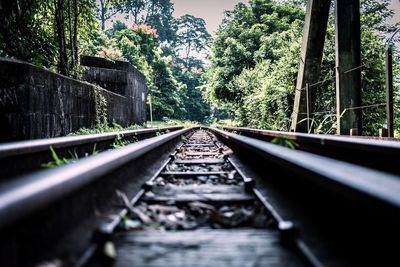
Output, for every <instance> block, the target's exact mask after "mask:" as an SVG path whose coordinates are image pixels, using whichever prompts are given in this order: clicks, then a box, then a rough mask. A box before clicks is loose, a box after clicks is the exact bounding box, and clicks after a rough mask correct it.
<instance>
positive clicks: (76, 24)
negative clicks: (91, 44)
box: [71, 0, 79, 67]
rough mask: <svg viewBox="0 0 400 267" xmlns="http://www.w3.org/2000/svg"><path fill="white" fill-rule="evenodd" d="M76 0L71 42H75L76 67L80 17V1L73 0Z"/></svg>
mask: <svg viewBox="0 0 400 267" xmlns="http://www.w3.org/2000/svg"><path fill="white" fill-rule="evenodd" d="M73 1H74V35H73V40H71V42H72V43H73V47H74V55H73V57H74V62H75V65H74V67H76V66H77V65H78V54H79V51H78V17H79V10H78V1H77V0H73Z"/></svg>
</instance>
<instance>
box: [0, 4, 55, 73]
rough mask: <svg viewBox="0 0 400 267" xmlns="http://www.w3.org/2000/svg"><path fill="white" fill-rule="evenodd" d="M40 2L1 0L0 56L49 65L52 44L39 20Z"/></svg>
mask: <svg viewBox="0 0 400 267" xmlns="http://www.w3.org/2000/svg"><path fill="white" fill-rule="evenodd" d="M45 8H46V4H45V3H44V2H43V1H38V0H25V1H2V2H1V5H0V56H2V57H13V58H17V59H20V60H25V61H28V62H31V63H33V64H35V65H38V66H42V67H51V66H52V64H53V63H54V59H55V57H56V52H57V51H56V43H55V41H54V39H53V38H52V35H51V33H52V32H51V31H50V32H49V31H46V28H45V27H43V24H42V23H41V21H40V20H41V19H42V18H43V17H42V15H41V10H43V9H45Z"/></svg>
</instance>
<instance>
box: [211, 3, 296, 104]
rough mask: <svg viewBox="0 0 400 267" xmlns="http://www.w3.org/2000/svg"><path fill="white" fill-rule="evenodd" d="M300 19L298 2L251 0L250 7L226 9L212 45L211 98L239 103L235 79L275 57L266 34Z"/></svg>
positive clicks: (278, 31) (241, 6) (239, 5)
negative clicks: (245, 71)
mask: <svg viewBox="0 0 400 267" xmlns="http://www.w3.org/2000/svg"><path fill="white" fill-rule="evenodd" d="M303 19H304V11H303V9H302V8H301V6H299V5H298V4H293V3H291V2H283V3H278V2H275V1H273V0H250V1H249V6H246V5H245V4H243V3H238V4H237V5H236V6H235V8H234V10H232V11H226V12H225V18H224V19H223V21H222V23H221V25H220V26H219V29H218V31H217V37H216V38H215V40H214V42H213V45H212V53H213V56H212V58H211V64H212V65H211V68H210V72H211V73H212V75H210V77H211V80H210V85H211V88H212V91H213V95H214V98H216V99H219V100H220V101H224V102H236V101H239V102H238V103H240V100H241V99H242V97H243V94H242V92H241V90H240V88H237V87H236V86H235V85H234V84H233V80H234V78H235V77H236V76H238V75H240V73H242V71H243V70H244V69H248V68H254V66H255V65H256V64H257V62H259V61H261V60H264V59H270V60H271V62H272V63H273V62H274V60H277V59H278V57H277V56H276V55H274V53H273V50H272V49H271V48H270V47H272V46H271V45H272V44H273V42H274V40H271V39H269V38H268V36H270V35H271V34H273V33H281V32H284V31H286V30H288V29H289V28H290V25H291V24H292V23H293V22H295V21H296V20H303ZM263 40H265V41H268V42H271V43H266V42H264V41H263Z"/></svg>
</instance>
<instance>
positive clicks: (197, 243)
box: [0, 128, 400, 266]
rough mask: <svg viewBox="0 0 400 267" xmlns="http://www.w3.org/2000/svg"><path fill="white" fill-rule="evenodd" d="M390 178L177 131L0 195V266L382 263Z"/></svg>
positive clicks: (387, 247)
mask: <svg viewBox="0 0 400 267" xmlns="http://www.w3.org/2000/svg"><path fill="white" fill-rule="evenodd" d="M171 152H172V153H171ZM249 177H251V178H249ZM398 178H399V177H398V176H396V175H393V174H388V173H385V172H381V171H379V170H374V169H370V168H366V167H362V166H359V165H355V164H351V163H348V162H343V161H338V160H336V159H331V158H327V157H323V156H319V155H315V154H311V153H308V152H303V151H295V150H291V149H288V148H285V147H281V146H277V145H273V144H270V143H267V142H263V141H260V140H255V139H252V138H248V137H244V136H240V135H236V134H232V133H228V132H225V131H221V130H218V129H212V128H203V129H198V128H190V129H182V130H177V131H175V132H171V133H167V134H164V135H162V136H158V137H154V138H150V139H146V140H144V141H141V142H137V143H134V144H130V145H127V146H125V147H123V148H120V149H117V150H112V151H107V152H104V153H101V154H98V155H96V156H92V157H88V158H85V159H83V160H80V161H78V162H76V163H75V164H73V165H69V166H62V167H58V168H54V169H51V170H43V171H40V172H37V173H35V174H31V175H26V176H23V177H19V178H18V179H15V181H13V182H12V183H3V184H1V185H0V218H1V220H0V235H1V236H2V238H1V239H0V265H1V266H3V265H5V266H35V265H36V264H37V263H39V262H42V263H43V262H45V261H50V262H52V263H53V264H54V263H59V262H63V263H64V265H65V266H73V265H74V266H102V265H103V266H106V265H107V264H114V265H115V266H133V265H135V266H155V265H157V266H162V265H164V266H166V265H168V266H176V265H181V266H182V265H198V266H205V265H207V266H209V265H211V264H212V265H225V266H254V265H256V266H271V265H276V266H303V265H313V266H323V265H327V266H343V265H368V264H378V263H379V264H388V263H393V262H396V261H397V248H396V247H393V246H392V245H391V243H390V242H391V241H397V240H398V238H399V237H400V231H399V230H398V227H397V225H398V223H399V222H400V216H399V214H400V213H399V208H400V196H399V194H398V192H400V191H399V190H400V179H398ZM114 250H115V251H116V255H115V254H114Z"/></svg>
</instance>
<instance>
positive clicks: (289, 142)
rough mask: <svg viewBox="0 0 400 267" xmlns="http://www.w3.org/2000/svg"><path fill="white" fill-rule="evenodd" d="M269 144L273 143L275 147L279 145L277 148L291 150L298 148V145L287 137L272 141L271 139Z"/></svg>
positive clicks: (276, 138)
mask: <svg viewBox="0 0 400 267" xmlns="http://www.w3.org/2000/svg"><path fill="white" fill-rule="evenodd" d="M271 143H273V144H275V145H279V146H284V147H288V148H290V149H293V150H295V149H296V147H298V146H299V144H297V143H296V142H295V141H293V140H292V139H290V138H289V137H288V136H284V137H275V138H274V139H272V141H271Z"/></svg>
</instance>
